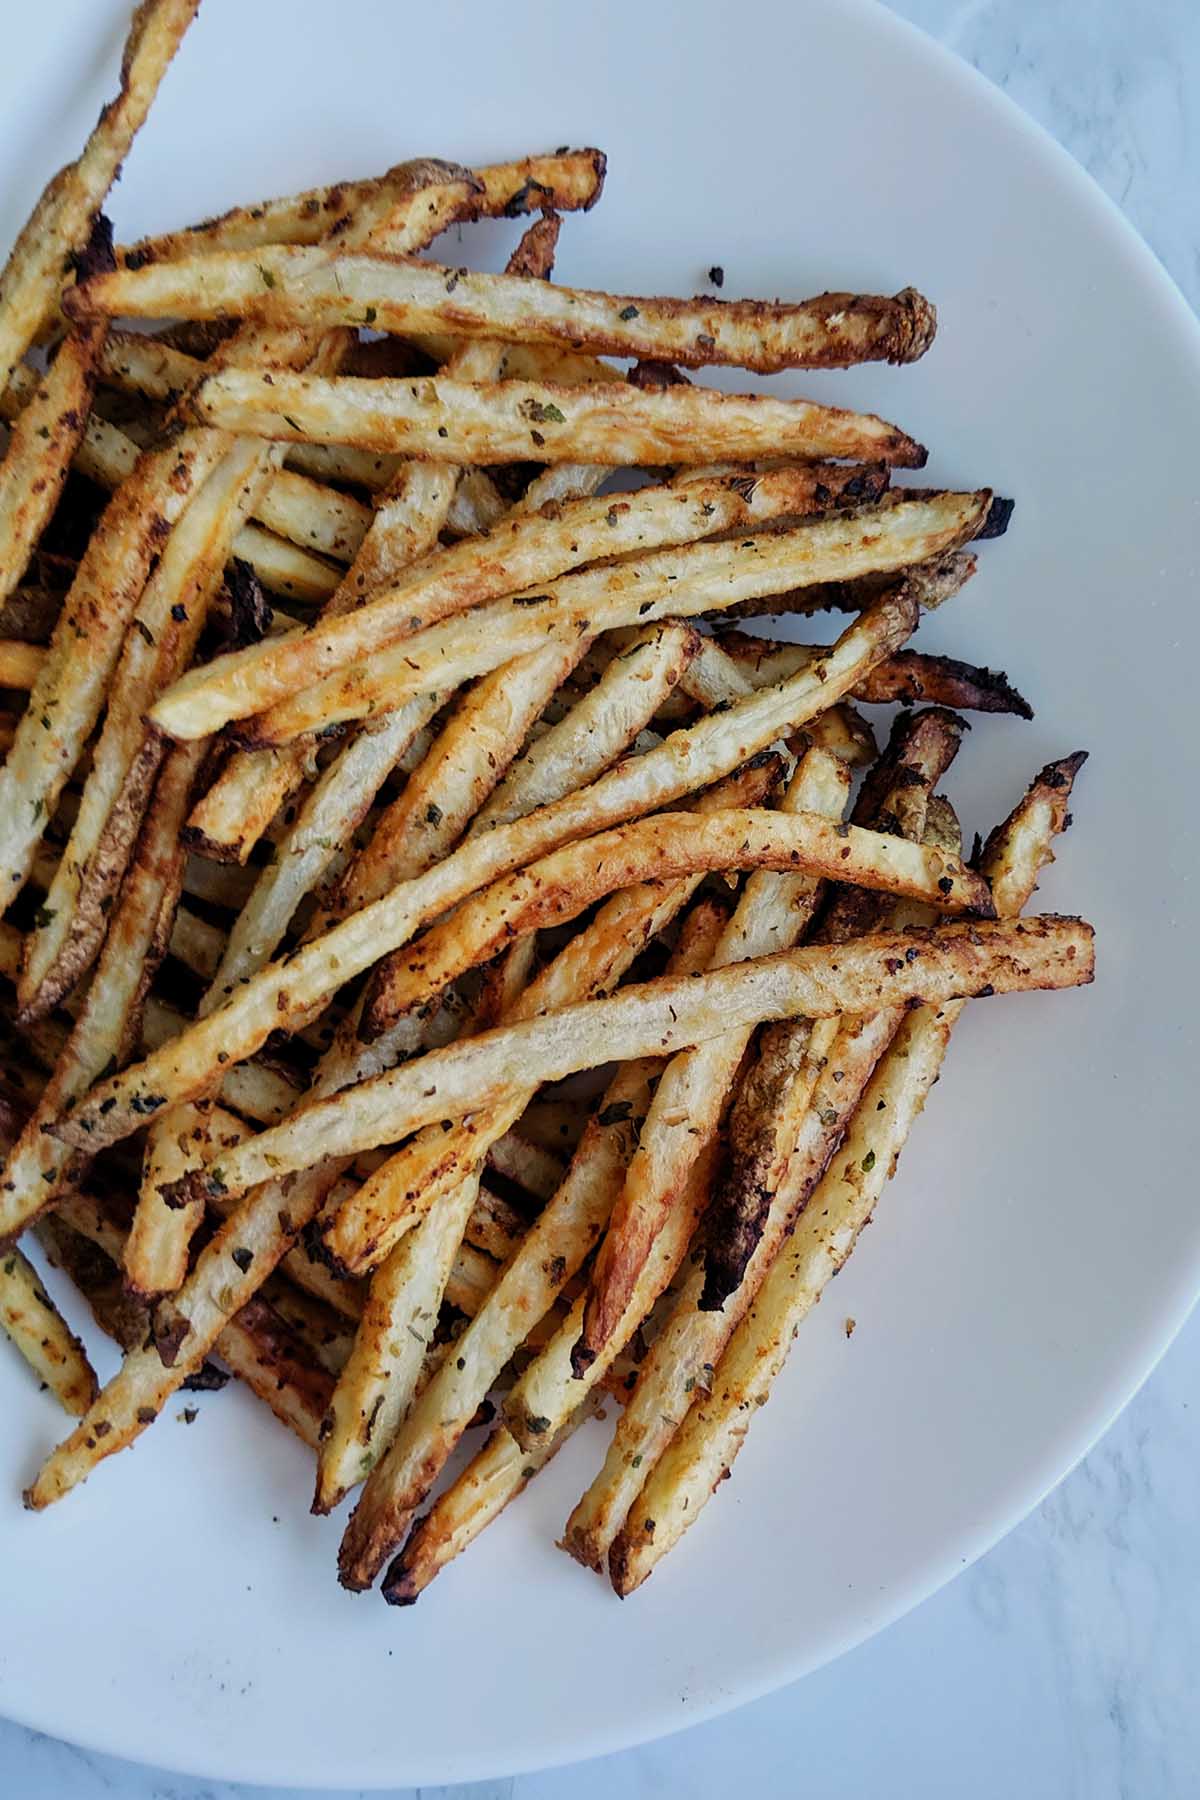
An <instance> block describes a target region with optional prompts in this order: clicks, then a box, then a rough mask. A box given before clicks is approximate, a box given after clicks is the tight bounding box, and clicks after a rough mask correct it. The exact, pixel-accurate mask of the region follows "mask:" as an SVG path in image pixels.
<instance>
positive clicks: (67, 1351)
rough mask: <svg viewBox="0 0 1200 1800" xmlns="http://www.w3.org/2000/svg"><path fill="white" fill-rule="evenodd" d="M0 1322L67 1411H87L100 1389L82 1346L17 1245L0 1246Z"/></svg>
mask: <svg viewBox="0 0 1200 1800" xmlns="http://www.w3.org/2000/svg"><path fill="white" fill-rule="evenodd" d="M0 1328H2V1329H3V1330H4V1332H5V1333H6V1335H7V1336H8V1337H9V1338H10V1339H11V1341H12V1343H13V1344H14V1345H15V1347H16V1348H17V1349H18V1350H19V1351H20V1353H21V1355H22V1356H23V1357H24V1358H25V1361H26V1362H27V1363H28V1364H29V1367H30V1368H31V1369H32V1370H33V1372H34V1374H35V1375H36V1376H37V1378H38V1380H39V1381H42V1382H44V1383H45V1384H46V1386H47V1387H48V1388H49V1389H50V1392H51V1393H52V1394H53V1395H54V1396H55V1398H56V1399H57V1400H58V1401H59V1402H60V1403H61V1405H62V1406H63V1407H64V1408H65V1409H66V1411H67V1412H69V1413H74V1414H75V1415H76V1417H78V1416H79V1415H80V1414H82V1413H85V1412H86V1411H87V1409H88V1407H89V1406H90V1405H91V1404H92V1401H93V1400H94V1399H95V1398H96V1394H97V1392H98V1391H99V1390H98V1385H97V1382H96V1375H95V1371H94V1370H93V1368H92V1365H91V1363H90V1362H89V1361H88V1359H87V1352H86V1350H85V1349H84V1347H83V1345H82V1344H81V1343H80V1341H79V1339H78V1338H77V1337H76V1336H75V1333H74V1332H73V1331H72V1330H71V1328H70V1326H69V1325H68V1324H67V1322H66V1320H65V1319H64V1318H63V1316H62V1314H61V1313H60V1312H59V1310H58V1308H57V1306H55V1304H54V1302H53V1300H52V1299H51V1298H50V1296H49V1294H48V1293H47V1292H46V1289H45V1286H44V1284H43V1282H42V1280H41V1277H40V1276H39V1275H38V1272H37V1270H36V1269H35V1268H34V1266H33V1264H32V1263H31V1262H29V1261H28V1259H27V1258H26V1257H24V1256H23V1255H22V1254H21V1252H20V1251H19V1250H16V1249H11V1250H5V1251H2V1252H0Z"/></svg>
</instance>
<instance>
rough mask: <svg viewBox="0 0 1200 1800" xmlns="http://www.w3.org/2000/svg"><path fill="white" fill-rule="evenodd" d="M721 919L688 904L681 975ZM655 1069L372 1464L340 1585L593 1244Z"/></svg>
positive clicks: (450, 1444)
mask: <svg viewBox="0 0 1200 1800" xmlns="http://www.w3.org/2000/svg"><path fill="white" fill-rule="evenodd" d="M723 922H724V917H723V914H721V913H720V912H719V911H718V910H717V909H715V908H714V907H713V906H711V904H709V903H707V902H702V903H701V904H700V905H699V906H698V907H696V908H695V909H694V910H693V912H692V913H691V914H690V915H689V917H688V920H687V922H686V925H685V931H684V936H683V939H682V940H681V943H680V946H679V949H678V950H677V952H676V954H675V957H674V959H673V968H674V970H675V972H676V973H677V974H679V975H682V976H685V977H686V976H687V975H689V974H691V973H692V972H693V971H696V970H699V969H702V968H704V967H705V966H706V965H707V963H708V961H709V958H710V957H711V955H712V951H713V948H714V946H715V944H716V941H717V937H718V934H719V932H720V930H721V927H722V924H723ZM659 1067H660V1064H659V1062H658V1061H657V1060H655V1059H651V1060H649V1061H646V1062H639V1063H629V1064H626V1065H625V1067H624V1068H622V1069H621V1070H619V1071H618V1073H617V1074H616V1075H615V1076H614V1078H613V1080H612V1082H611V1084H610V1085H609V1088H608V1091H607V1093H606V1094H605V1096H604V1104H603V1106H602V1107H600V1108H599V1110H598V1111H597V1112H596V1114H595V1115H594V1116H593V1118H592V1119H591V1120H590V1121H589V1123H588V1126H587V1129H586V1130H585V1132H584V1134H583V1137H582V1139H581V1140H580V1144H579V1148H578V1150H577V1151H576V1153H575V1155H574V1157H573V1158H572V1161H571V1167H570V1169H569V1170H568V1172H567V1175H566V1177H565V1179H564V1181H563V1183H562V1185H561V1187H560V1188H559V1190H558V1192H557V1193H556V1194H555V1195H554V1197H553V1198H552V1200H551V1201H550V1203H549V1204H548V1205H547V1207H546V1208H545V1210H544V1211H543V1213H542V1214H541V1216H540V1217H539V1218H538V1219H537V1220H536V1221H535V1222H534V1224H533V1225H532V1226H531V1227H530V1230H529V1232H528V1233H527V1235H526V1237H525V1239H524V1242H523V1243H522V1244H521V1246H520V1248H519V1249H518V1250H517V1251H516V1253H515V1255H514V1256H513V1257H512V1259H511V1260H510V1261H509V1262H508V1263H507V1264H506V1266H505V1268H504V1270H503V1272H502V1273H501V1274H500V1276H499V1278H498V1280H497V1282H496V1285H495V1286H494V1288H493V1289H492V1291H491V1293H490V1294H489V1295H488V1296H487V1298H486V1300H485V1301H484V1303H483V1305H482V1306H481V1307H480V1308H479V1309H478V1311H477V1312H476V1314H475V1317H474V1320H473V1322H472V1323H471V1325H470V1326H468V1328H467V1330H466V1331H465V1332H464V1333H463V1334H462V1336H461V1337H460V1338H459V1339H458V1341H457V1343H456V1345H455V1353H454V1356H453V1357H451V1358H449V1359H448V1360H447V1361H446V1362H445V1363H443V1365H442V1367H441V1368H440V1369H439V1370H438V1372H437V1373H436V1374H435V1376H434V1377H433V1380H432V1381H431V1382H430V1384H429V1386H428V1387H427V1388H426V1389H425V1391H424V1392H423V1393H422V1394H420V1395H418V1397H417V1399H416V1400H415V1402H414V1404H413V1406H412V1409H411V1411H410V1412H409V1414H408V1416H407V1417H406V1418H405V1420H404V1422H403V1424H402V1426H401V1427H400V1430H399V1432H398V1434H397V1435H396V1437H395V1440H394V1442H393V1444H392V1446H391V1448H390V1449H389V1450H388V1452H387V1454H386V1455H385V1456H384V1457H383V1458H382V1460H380V1461H378V1462H377V1464H376V1467H375V1469H374V1470H373V1471H372V1473H371V1475H370V1477H369V1479H368V1482H367V1485H366V1487H365V1488H364V1490H363V1492H362V1495H361V1496H360V1498H359V1501H358V1504H357V1506H356V1507H355V1510H354V1513H353V1515H352V1517H351V1519H350V1522H349V1524H348V1526H347V1528H346V1532H345V1535H344V1537H343V1539H342V1545H341V1549H340V1551H339V1553H338V1574H339V1577H340V1579H341V1582H342V1585H343V1586H344V1587H350V1588H359V1589H361V1588H366V1587H370V1585H371V1583H372V1582H373V1581H374V1579H375V1577H376V1575H377V1574H378V1573H379V1570H380V1569H381V1568H382V1567H383V1564H384V1563H385V1561H386V1560H387V1558H388V1557H389V1556H390V1555H391V1554H392V1552H393V1551H394V1550H395V1549H396V1547H397V1546H398V1545H399V1544H401V1543H402V1542H403V1541H404V1536H405V1533H406V1531H407V1529H408V1526H409V1524H410V1523H411V1521H412V1519H413V1517H414V1516H415V1514H416V1512H417V1509H418V1508H419V1507H420V1506H421V1505H422V1503H423V1502H424V1500H425V1498H426V1496H427V1495H428V1493H429V1491H430V1489H431V1488H432V1486H433V1484H434V1482H435V1481H436V1480H437V1478H438V1476H439V1474H440V1473H441V1471H442V1469H443V1468H444V1467H445V1465H446V1463H447V1461H448V1460H449V1458H450V1456H451V1455H452V1454H453V1451H454V1449H455V1447H456V1445H457V1444H458V1442H459V1440H460V1439H461V1437H462V1435H463V1433H464V1431H465V1430H466V1429H467V1427H468V1425H469V1424H470V1422H471V1420H472V1418H473V1417H474V1416H475V1412H476V1409H477V1408H478V1406H479V1403H480V1401H481V1400H482V1399H483V1398H484V1397H485V1395H486V1394H487V1392H488V1389H489V1388H490V1387H491V1386H492V1384H493V1383H494V1381H495V1379H496V1377H497V1375H498V1374H499V1372H500V1370H501V1369H502V1368H503V1367H504V1365H505V1363H506V1362H507V1361H508V1360H509V1358H510V1357H511V1356H512V1354H513V1352H514V1351H515V1350H516V1349H517V1347H518V1345H520V1344H521V1343H523V1342H524V1341H525V1339H526V1338H527V1337H528V1335H529V1332H530V1331H531V1330H532V1328H533V1327H534V1326H535V1325H536V1324H537V1323H538V1322H539V1321H540V1320H541V1319H543V1318H545V1316H546V1314H547V1313H548V1312H549V1310H550V1308H551V1307H552V1306H553V1305H554V1303H555V1301H556V1300H557V1299H558V1297H559V1295H560V1294H561V1292H562V1290H563V1288H564V1287H565V1286H566V1284H567V1282H568V1281H570V1280H571V1278H572V1277H573V1276H574V1275H575V1273H576V1271H577V1270H578V1269H579V1267H580V1265H581V1264H582V1262H583V1260H584V1258H585V1257H586V1255H587V1254H588V1252H589V1250H591V1248H592V1246H593V1245H594V1244H595V1242H596V1240H597V1238H598V1237H599V1235H600V1233H601V1231H602V1230H603V1228H604V1221H605V1219H606V1218H607V1216H608V1212H609V1209H610V1208H611V1206H612V1203H613V1201H614V1200H615V1198H616V1196H617V1194H618V1192H619V1191H620V1186H621V1182H622V1180H623V1179H624V1174H625V1169H626V1167H627V1165H628V1162H629V1158H630V1157H631V1156H632V1154H633V1150H634V1146H635V1144H636V1143H637V1135H638V1129H639V1127H640V1124H641V1121H642V1119H643V1118H644V1117H645V1114H646V1110H647V1108H648V1106H649V1104H650V1089H651V1083H652V1080H653V1078H654V1076H655V1075H656V1074H657V1072H658V1069H659Z"/></svg>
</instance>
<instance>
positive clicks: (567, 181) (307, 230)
mask: <svg viewBox="0 0 1200 1800" xmlns="http://www.w3.org/2000/svg"><path fill="white" fill-rule="evenodd" d="M473 175H474V188H473V192H472V196H471V205H470V209H469V210H470V211H471V213H472V214H473V215H474V216H476V217H480V218H485V217H496V216H503V217H505V218H510V219H513V218H517V217H519V216H520V215H522V214H524V213H529V212H542V211H550V212H577V211H582V212H587V211H588V210H589V209H590V208H591V207H592V206H594V205H595V204H596V201H597V200H598V199H599V198H600V193H601V189H602V188H603V186H604V157H603V155H602V153H601V152H600V151H599V150H567V151H565V152H561V153H556V154H555V155H553V156H530V157H526V158H525V159H524V160H523V161H521V162H511V163H497V164H494V165H492V166H490V167H487V168H482V169H476V170H475V171H474V172H473ZM379 187H380V180H379V178H378V177H373V178H371V179H370V180H366V181H338V182H333V183H331V184H330V185H329V186H328V187H321V188H310V189H308V190H307V191H306V192H304V193H301V194H289V195H286V196H284V197H283V198H281V199H278V200H263V201H260V202H258V203H257V204H255V205H253V206H235V207H233V208H231V209H230V211H229V212H225V213H222V214H221V215H220V217H219V218H216V219H206V220H205V221H204V222H203V223H202V224H199V225H192V226H189V227H188V228H187V229H186V230H184V231H171V232H167V233H165V234H163V235H162V236H160V237H153V238H142V239H140V240H139V241H138V242H137V243H136V244H132V245H130V246H129V247H127V248H125V249H122V250H119V251H118V252H117V255H118V259H119V261H120V262H121V263H122V264H123V265H124V266H125V267H127V268H141V267H144V266H145V265H146V264H147V263H152V262H171V261H175V260H177V259H178V258H179V257H184V256H191V255H193V254H194V253H196V252H197V251H203V252H212V251H217V250H252V249H254V248H255V246H256V245H259V244H316V243H319V242H320V241H321V239H322V238H323V237H325V236H327V235H328V233H329V232H330V230H331V229H332V227H333V226H335V225H336V224H337V223H338V221H339V220H340V219H341V218H343V217H344V216H345V214H346V212H347V210H348V209H352V208H354V207H356V206H359V205H361V204H362V203H363V202H365V201H366V200H368V199H369V198H371V197H372V196H374V195H375V194H376V192H377V191H378V189H379Z"/></svg>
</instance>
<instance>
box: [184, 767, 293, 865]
mask: <svg viewBox="0 0 1200 1800" xmlns="http://www.w3.org/2000/svg"><path fill="white" fill-rule="evenodd" d="M313 774H315V762H314V760H313V746H311V745H305V746H303V747H301V746H300V745H291V744H289V745H288V746H287V747H286V748H284V749H282V750H235V751H234V753H233V755H232V756H231V757H230V758H229V760H228V762H227V763H226V764H225V765H224V767H223V768H222V770H221V772H220V773H219V774H218V775H217V777H216V778H215V780H214V781H213V783H212V785H211V787H209V788H208V789H207V791H206V792H205V793H203V794H202V795H201V796H200V798H199V800H197V802H196V804H195V806H194V807H193V808H192V812H191V816H190V818H189V819H188V822H187V824H186V825H185V827H184V840H185V842H186V843H187V844H188V846H189V848H191V849H193V850H196V851H198V852H199V854H200V855H201V856H206V857H208V858H209V859H210V860H212V861H215V862H236V863H244V862H245V861H246V859H247V858H248V856H249V855H250V852H251V851H252V850H253V848H254V846H255V844H256V843H257V842H258V840H259V839H260V838H261V837H262V835H263V833H264V832H265V831H266V829H267V827H268V826H269V825H270V823H271V821H272V819H274V818H275V816H276V814H277V813H278V812H279V810H280V808H281V807H283V806H285V805H286V804H287V802H288V801H289V800H290V799H291V798H292V795H293V794H295V793H296V792H297V790H298V789H299V788H300V787H302V786H303V784H304V782H305V780H306V779H308V778H309V777H311V776H312V775H313Z"/></svg>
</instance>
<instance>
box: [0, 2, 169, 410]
mask: <svg viewBox="0 0 1200 1800" xmlns="http://www.w3.org/2000/svg"><path fill="white" fill-rule="evenodd" d="M198 5H199V0H143V3H142V4H141V5H140V6H139V7H138V9H137V11H136V12H135V13H134V16H133V22H132V24H131V25H130V28H129V35H128V37H127V38H126V40H125V49H124V53H123V55H122V58H121V90H120V92H119V94H118V95H117V97H116V99H115V100H112V101H110V102H109V104H108V105H107V106H106V107H105V108H104V110H103V112H102V113H101V114H100V117H99V120H98V121H97V123H96V126H95V128H94V130H93V131H92V134H91V136H90V137H89V138H88V141H87V143H86V144H85V145H84V147H83V150H82V152H81V153H80V155H79V157H78V159H77V160H76V161H75V162H73V163H69V164H68V165H67V167H66V168H65V169H60V170H59V172H58V174H57V175H55V176H54V178H53V179H52V180H51V181H50V182H49V183H48V185H47V186H46V188H45V190H44V191H43V193H42V196H41V198H40V199H39V201H38V203H37V205H36V206H35V207H34V209H33V212H32V213H31V214H30V217H29V219H28V221H27V223H26V224H25V226H24V227H23V229H22V231H21V234H20V236H19V237H18V239H17V241H16V243H15V244H14V245H13V247H12V250H11V251H10V252H9V257H8V261H7V263H6V264H5V265H4V271H3V273H2V274H0V389H3V388H4V387H5V386H7V384H8V380H9V377H10V376H11V374H12V372H13V370H14V368H15V367H16V365H17V364H18V363H19V362H20V360H21V358H22V356H23V355H24V354H25V352H26V350H28V348H29V346H30V344H31V343H32V342H33V340H34V338H35V337H36V336H37V334H38V332H39V331H40V329H41V327H42V326H43V325H44V324H45V323H46V321H47V319H48V318H49V317H50V315H51V313H52V312H53V310H54V307H55V305H56V303H57V301H58V296H59V290H60V288H61V286H62V279H63V268H64V267H65V265H66V263H67V262H68V260H69V259H70V258H71V257H72V256H74V255H75V254H76V253H77V252H78V251H80V250H82V249H83V247H84V245H85V244H86V243H87V240H88V234H89V232H90V231H91V229H92V223H93V220H94V219H95V217H96V214H97V213H98V212H99V210H100V208H101V206H102V205H103V203H104V197H105V195H106V194H107V193H108V190H109V188H110V187H111V186H112V184H113V182H114V180H115V179H116V177H117V174H118V172H119V170H120V167H121V164H122V163H123V162H124V160H125V158H126V157H127V156H128V154H129V151H130V147H131V146H132V144H133V140H134V138H135V137H136V136H137V134H138V131H139V130H140V129H141V126H142V123H143V121H144V119H145V117H146V114H147V113H148V112H149V110H150V104H151V101H152V100H153V99H154V96H155V94H156V93H157V91H158V85H159V83H160V82H161V80H162V78H163V76H164V75H165V74H166V71H167V66H168V64H169V63H170V61H171V58H172V57H173V56H174V54H175V51H176V49H177V48H178V46H179V41H180V39H181V38H182V37H183V34H184V32H185V31H186V30H187V28H188V26H189V25H190V24H191V22H192V19H193V18H194V17H195V13H196V8H197V6H198Z"/></svg>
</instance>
